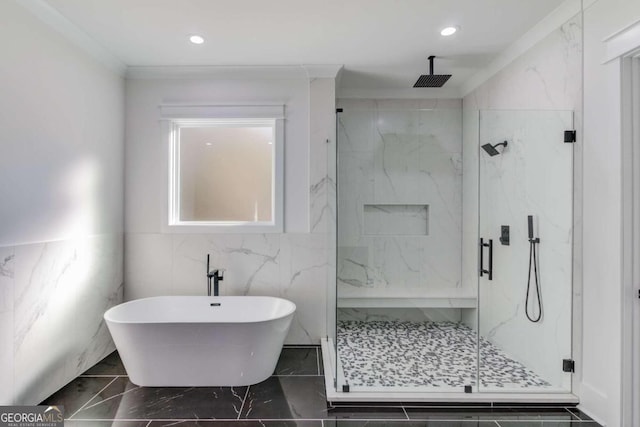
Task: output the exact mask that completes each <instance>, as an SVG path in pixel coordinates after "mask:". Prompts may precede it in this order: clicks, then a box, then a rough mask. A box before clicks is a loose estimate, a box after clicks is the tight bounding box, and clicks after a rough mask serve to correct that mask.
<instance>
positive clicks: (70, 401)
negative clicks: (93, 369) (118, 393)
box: [41, 378, 113, 418]
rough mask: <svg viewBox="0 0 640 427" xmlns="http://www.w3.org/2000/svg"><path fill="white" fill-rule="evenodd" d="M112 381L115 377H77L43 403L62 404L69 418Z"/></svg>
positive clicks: (66, 416)
mask: <svg viewBox="0 0 640 427" xmlns="http://www.w3.org/2000/svg"><path fill="white" fill-rule="evenodd" d="M111 381H113V378H76V379H75V380H73V381H71V382H70V383H69V384H67V385H66V386H64V387H63V388H61V389H60V390H58V391H57V392H55V393H54V394H52V395H51V396H49V397H48V398H47V399H45V400H44V401H43V402H42V403H41V404H42V405H62V406H64V416H65V418H69V417H70V416H71V415H73V413H74V412H76V411H77V410H78V409H80V408H81V407H82V405H84V404H85V403H87V402H88V401H89V400H91V398H93V397H94V396H95V395H96V394H97V393H98V392H99V391H100V390H102V389H103V388H104V387H105V386H107V385H108V384H109V383H110V382H111Z"/></svg>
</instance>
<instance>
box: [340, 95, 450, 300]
mask: <svg viewBox="0 0 640 427" xmlns="http://www.w3.org/2000/svg"><path fill="white" fill-rule="evenodd" d="M339 106H340V107H343V108H344V112H343V113H340V114H339V127H338V165H339V166H338V253H339V254H338V267H337V268H338V291H339V297H340V296H343V297H344V296H350V297H356V296H358V293H359V292H360V291H359V290H361V289H365V288H366V289H367V290H371V289H372V288H375V289H377V290H379V291H380V292H382V293H383V294H384V295H388V296H393V295H394V293H397V292H398V291H402V293H403V295H406V290H407V289H410V290H413V292H414V295H415V296H422V297H427V296H428V295H429V292H430V290H434V289H439V290H441V289H447V288H459V287H460V286H461V277H460V274H461V270H460V262H461V261H460V260H461V230H462V224H461V220H462V110H461V108H462V105H461V101H460V100H340V101H339ZM384 205H387V206H389V205H396V208H394V209H391V210H389V209H387V210H385V209H376V207H378V208H379V207H380V206H384ZM398 206H400V207H398ZM402 206H405V208H404V211H407V209H408V210H409V211H416V210H417V211H418V212H420V213H421V214H422V216H420V215H419V217H420V218H419V219H420V220H425V222H426V224H422V226H421V227H411V230H409V229H407V230H404V231H402V232H399V231H398V230H400V228H402V226H401V225H398V224H395V223H394V224H386V222H389V221H397V220H398V209H403V208H402ZM372 212H375V215H373V214H372ZM385 213H388V215H385ZM424 214H428V218H422V217H423V216H424ZM400 216H402V215H400ZM374 217H375V218H374ZM365 218H366V219H365ZM367 219H368V220H369V223H366V220H367ZM371 221H373V222H374V223H375V224H373V225H372V223H371ZM403 221H404V220H403ZM404 222H405V224H404V225H406V226H411V225H412V224H409V223H408V222H406V221H404ZM413 225H416V224H413ZM427 225H428V230H426V228H427ZM367 227H368V228H367ZM374 229H378V230H379V232H375V233H374V232H373V231H375V230H374ZM394 229H395V231H393V230H394ZM372 230H373V231H372ZM385 230H386V231H385ZM388 230H391V234H389V232H388ZM425 231H426V233H425Z"/></svg>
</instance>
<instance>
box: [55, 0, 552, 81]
mask: <svg viewBox="0 0 640 427" xmlns="http://www.w3.org/2000/svg"><path fill="white" fill-rule="evenodd" d="M45 2H46V3H47V4H49V5H50V6H52V7H53V8H54V9H56V10H57V11H58V12H60V13H61V14H62V15H63V16H64V17H66V18H67V19H68V20H69V21H70V22H71V23H73V24H75V25H76V26H77V27H79V28H80V29H81V30H82V31H84V32H86V33H87V34H88V35H89V36H90V37H91V38H93V39H95V41H97V42H98V43H99V44H100V45H102V46H103V47H104V48H106V49H107V50H108V51H110V52H111V53H112V54H113V55H115V56H116V57H117V58H119V59H120V60H121V61H122V62H124V63H125V64H127V65H129V66H207V65H208V66H211V65H213V66H218V65H300V64H307V65H308V64H343V65H344V71H343V74H342V79H341V87H342V88H343V89H344V88H348V89H355V90H366V89H406V88H411V86H413V83H414V82H415V80H416V79H417V77H418V76H419V75H420V74H426V73H427V72H428V62H427V56H429V55H436V56H437V57H438V58H437V59H436V63H435V72H436V74H453V77H452V78H451V79H450V80H449V82H448V83H447V84H446V86H445V87H453V88H455V87H459V86H460V85H461V84H462V83H464V82H465V81H466V80H467V79H469V78H470V77H471V76H472V75H473V74H475V73H476V72H477V71H478V70H479V69H481V68H482V67H484V66H486V65H487V64H488V63H489V62H490V61H491V60H492V59H493V58H495V57H496V56H497V55H498V54H499V53H500V52H501V51H502V50H504V49H505V48H506V47H507V46H508V45H509V44H511V43H512V42H514V41H515V40H517V39H518V38H519V37H521V36H522V35H523V34H524V33H525V32H526V31H527V30H529V29H530V28H531V27H533V26H534V25H535V24H536V23H538V22H539V21H540V20H542V19H543V18H544V17H545V16H547V15H548V14H549V13H550V12H552V11H553V10H554V9H555V8H557V7H558V6H559V5H560V4H561V3H562V2H563V0H320V1H318V0H315V1H311V0H271V1H268V0H45ZM450 25H455V26H459V27H460V28H461V29H460V31H459V32H458V33H457V34H455V35H454V36H451V37H448V38H445V37H442V36H440V34H439V32H440V29H442V28H443V27H445V26H450ZM191 34H199V35H202V36H203V37H204V38H205V40H206V42H205V43H204V44H203V45H199V46H198V45H193V44H191V43H190V42H189V41H188V36H189V35H191Z"/></svg>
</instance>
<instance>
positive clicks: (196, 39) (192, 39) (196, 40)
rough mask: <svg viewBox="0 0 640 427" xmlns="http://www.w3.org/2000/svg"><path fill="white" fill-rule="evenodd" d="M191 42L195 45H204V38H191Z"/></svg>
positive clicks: (195, 36)
mask: <svg viewBox="0 0 640 427" xmlns="http://www.w3.org/2000/svg"><path fill="white" fill-rule="evenodd" d="M189 41H190V42H191V43H193V44H202V43H204V39H203V38H202V36H197V35H194V36H191V37H189Z"/></svg>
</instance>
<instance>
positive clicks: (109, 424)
mask: <svg viewBox="0 0 640 427" xmlns="http://www.w3.org/2000/svg"><path fill="white" fill-rule="evenodd" d="M147 424H149V421H147V420H142V421H90V420H75V421H74V420H66V421H65V422H64V427H146V426H147Z"/></svg>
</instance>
